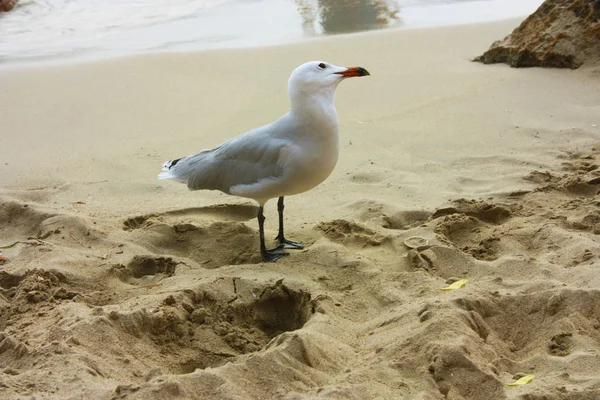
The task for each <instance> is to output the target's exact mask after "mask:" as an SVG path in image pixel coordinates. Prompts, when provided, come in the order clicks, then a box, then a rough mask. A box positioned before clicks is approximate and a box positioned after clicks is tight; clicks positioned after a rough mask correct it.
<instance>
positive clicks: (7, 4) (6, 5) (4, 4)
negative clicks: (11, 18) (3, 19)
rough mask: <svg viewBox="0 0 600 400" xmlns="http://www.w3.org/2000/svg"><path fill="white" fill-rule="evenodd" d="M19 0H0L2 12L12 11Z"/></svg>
mask: <svg viewBox="0 0 600 400" xmlns="http://www.w3.org/2000/svg"><path fill="white" fill-rule="evenodd" d="M18 2H19V0H0V12H2V11H10V10H12V9H13V8H14V6H15V5H16V4H17V3H18Z"/></svg>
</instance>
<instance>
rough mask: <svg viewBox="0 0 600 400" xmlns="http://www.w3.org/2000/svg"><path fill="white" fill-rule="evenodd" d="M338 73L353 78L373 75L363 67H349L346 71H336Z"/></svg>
mask: <svg viewBox="0 0 600 400" xmlns="http://www.w3.org/2000/svg"><path fill="white" fill-rule="evenodd" d="M336 74H339V75H342V76H343V77H344V78H352V77H354V76H368V75H371V74H370V73H369V71H367V70H366V69H364V68H363V67H348V69H346V70H345V71H342V72H336Z"/></svg>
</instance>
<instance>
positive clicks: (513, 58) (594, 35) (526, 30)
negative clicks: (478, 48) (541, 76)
mask: <svg viewBox="0 0 600 400" xmlns="http://www.w3.org/2000/svg"><path fill="white" fill-rule="evenodd" d="M473 61H479V62H483V63H484V64H495V63H506V64H508V65H510V66H511V67H515V68H519V67H550V68H552V67H553V68H571V69H575V68H579V67H580V66H581V65H582V64H583V63H597V62H599V61H600V0H546V1H545V2H544V3H543V4H542V5H541V6H540V7H539V8H538V9H537V11H535V12H534V13H533V14H531V15H530V16H529V17H527V19H525V21H523V22H522V23H521V25H520V26H519V27H518V28H516V29H515V30H514V31H513V32H512V33H511V34H510V35H508V36H507V37H505V38H504V39H503V40H499V41H496V42H494V43H492V45H491V47H490V48H489V50H488V51H486V52H485V53H483V55H481V56H479V57H477V58H475V59H474V60H473Z"/></svg>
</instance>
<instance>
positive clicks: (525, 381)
mask: <svg viewBox="0 0 600 400" xmlns="http://www.w3.org/2000/svg"><path fill="white" fill-rule="evenodd" d="M533 378H535V375H525V376H524V377H522V378H519V379H517V380H516V381H514V382H511V383H509V384H508V386H521V385H526V384H528V383H529V382H531V380H532V379H533Z"/></svg>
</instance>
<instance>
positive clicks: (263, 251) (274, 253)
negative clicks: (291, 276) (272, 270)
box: [258, 206, 288, 262]
mask: <svg viewBox="0 0 600 400" xmlns="http://www.w3.org/2000/svg"><path fill="white" fill-rule="evenodd" d="M258 233H259V235H260V255H261V256H262V259H263V261H266V262H269V261H275V260H277V259H278V258H281V257H283V256H287V255H288V253H286V252H285V251H283V247H279V246H278V247H276V248H274V249H270V250H268V249H267V247H266V246H265V216H264V215H263V207H262V206H260V207H259V208H258Z"/></svg>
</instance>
